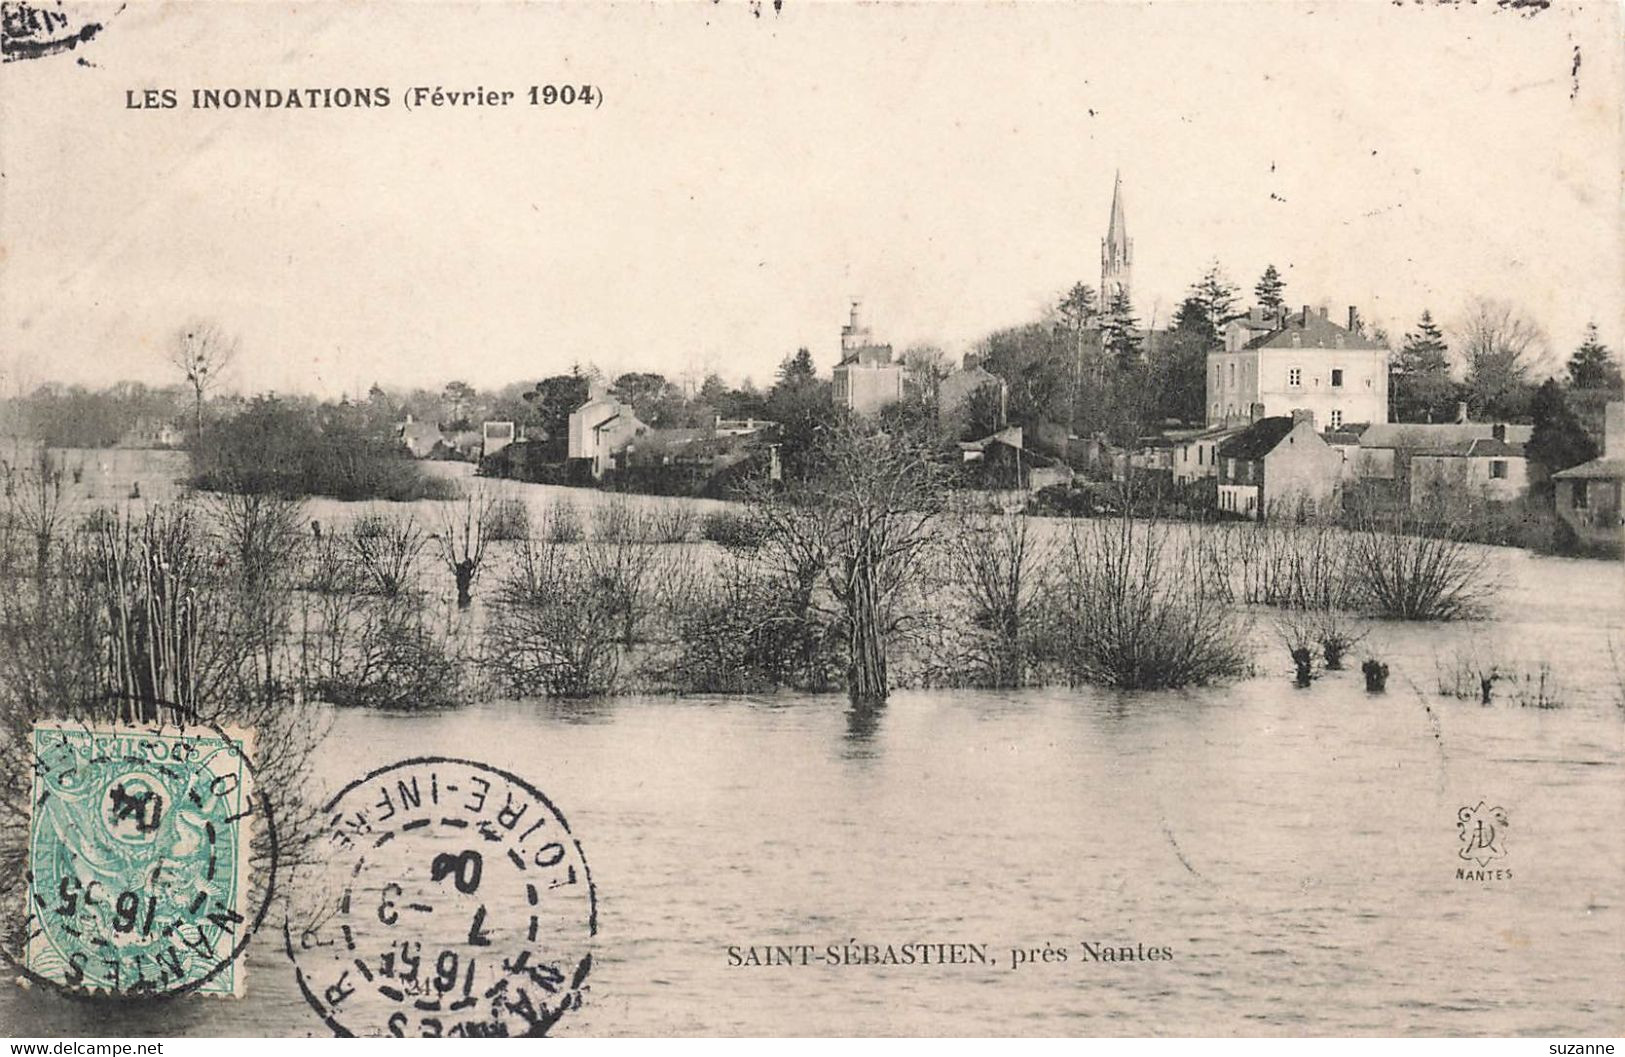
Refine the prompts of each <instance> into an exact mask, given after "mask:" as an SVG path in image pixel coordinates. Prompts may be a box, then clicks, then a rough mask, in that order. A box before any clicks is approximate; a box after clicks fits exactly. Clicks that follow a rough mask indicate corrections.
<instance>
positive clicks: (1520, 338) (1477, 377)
mask: <svg viewBox="0 0 1625 1057" xmlns="http://www.w3.org/2000/svg"><path fill="white" fill-rule="evenodd" d="M1459 330H1460V335H1459V337H1458V339H1457V343H1456V344H1457V347H1458V348H1459V349H1460V350H1461V355H1462V358H1463V360H1464V361H1465V365H1466V370H1467V392H1468V395H1469V399H1470V400H1471V402H1472V404H1473V406H1474V409H1475V410H1477V411H1478V412H1480V413H1484V414H1489V415H1492V416H1498V417H1504V416H1505V415H1506V414H1507V413H1508V410H1509V404H1513V405H1515V403H1516V401H1517V399H1518V395H1519V392H1520V390H1522V389H1523V388H1524V387H1525V386H1526V385H1527V384H1528V381H1529V376H1530V374H1531V373H1532V372H1533V371H1535V370H1536V369H1537V368H1538V367H1539V366H1540V365H1541V362H1542V361H1543V360H1544V359H1545V358H1546V356H1547V352H1548V349H1547V342H1546V333H1545V331H1543V330H1542V329H1541V327H1540V325H1539V324H1538V323H1536V322H1534V321H1533V320H1531V319H1529V318H1528V317H1527V316H1525V315H1524V314H1523V313H1522V312H1521V311H1520V310H1519V309H1517V308H1515V307H1514V306H1513V305H1511V304H1509V303H1508V302H1506V301H1496V300H1492V299H1490V298H1486V297H1478V298H1474V299H1473V300H1472V301H1471V302H1469V304H1468V306H1467V313H1466V315H1465V316H1464V317H1463V319H1462V322H1461V325H1460V327H1459Z"/></svg>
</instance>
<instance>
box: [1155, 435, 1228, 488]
mask: <svg viewBox="0 0 1625 1057" xmlns="http://www.w3.org/2000/svg"><path fill="white" fill-rule="evenodd" d="M1244 428H1245V427H1243V426H1214V427H1210V428H1208V429H1202V430H1197V431H1195V432H1186V433H1181V434H1177V435H1175V436H1173V437H1171V438H1170V439H1171V440H1172V441H1173V465H1172V467H1171V469H1172V470H1173V472H1174V483H1175V484H1190V483H1191V482H1192V481H1200V480H1202V479H1204V478H1208V477H1217V476H1218V475H1219V445H1221V444H1223V443H1224V442H1225V441H1227V440H1229V439H1230V438H1231V437H1233V436H1235V435H1236V434H1237V433H1239V432H1241V430H1242V429H1244Z"/></svg>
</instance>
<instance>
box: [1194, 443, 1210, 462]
mask: <svg viewBox="0 0 1625 1057" xmlns="http://www.w3.org/2000/svg"><path fill="white" fill-rule="evenodd" d="M1205 458H1207V452H1205V451H1203V450H1202V446H1201V445H1200V444H1198V445H1197V446H1196V465H1198V466H1205V465H1207V464H1206V463H1204V462H1203V461H1202V460H1203V459H1205Z"/></svg>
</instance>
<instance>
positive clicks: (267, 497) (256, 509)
mask: <svg viewBox="0 0 1625 1057" xmlns="http://www.w3.org/2000/svg"><path fill="white" fill-rule="evenodd" d="M205 502H206V504H207V508H208V510H209V512H210V514H211V515H212V516H213V520H214V523H215V528H216V531H217V532H218V534H219V536H220V539H221V543H222V545H223V547H224V549H225V551H226V553H227V554H229V555H230V556H231V559H232V561H234V562H235V563H236V567H237V569H238V574H239V575H240V576H241V577H242V578H243V579H244V581H245V582H247V583H249V584H254V585H258V584H261V583H264V582H266V581H267V580H268V579H270V578H272V577H276V576H291V575H293V574H294V572H295V570H297V569H298V567H299V564H300V558H301V552H302V550H303V548H304V545H305V542H306V538H307V537H306V535H305V531H304V525H305V504H304V503H303V502H302V501H301V500H298V499H293V498H289V497H285V496H279V495H273V494H270V493H264V492H261V493H245V492H214V493H209V496H208V498H207V500H206V501H205Z"/></svg>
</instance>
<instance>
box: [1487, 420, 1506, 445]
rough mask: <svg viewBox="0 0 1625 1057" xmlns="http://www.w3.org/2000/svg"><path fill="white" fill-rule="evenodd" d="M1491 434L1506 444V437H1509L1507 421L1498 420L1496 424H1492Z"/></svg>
mask: <svg viewBox="0 0 1625 1057" xmlns="http://www.w3.org/2000/svg"><path fill="white" fill-rule="evenodd" d="M1490 436H1492V437H1494V438H1495V439H1496V440H1498V441H1500V442H1501V443H1503V444H1505V443H1506V439H1507V425H1506V423H1505V422H1497V423H1496V424H1495V425H1493V426H1491V427H1490Z"/></svg>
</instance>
